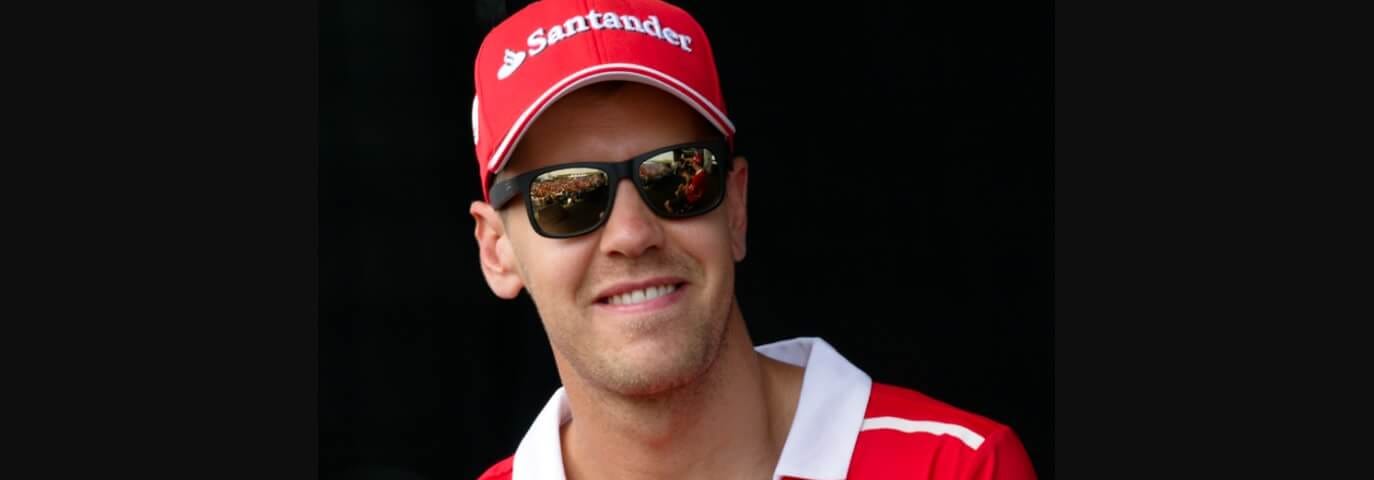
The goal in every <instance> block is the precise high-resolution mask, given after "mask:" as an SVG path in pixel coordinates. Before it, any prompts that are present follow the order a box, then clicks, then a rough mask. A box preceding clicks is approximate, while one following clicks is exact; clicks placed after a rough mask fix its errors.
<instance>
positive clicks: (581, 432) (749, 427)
mask: <svg viewBox="0 0 1374 480" xmlns="http://www.w3.org/2000/svg"><path fill="white" fill-rule="evenodd" d="M801 377H802V369H801V368H800V367H796V366H792V365H788V364H784V363H781V362H777V361H775V360H772V359H769V358H767V357H764V356H762V355H760V354H758V353H757V352H755V351H754V349H753V343H752V342H751V340H750V338H749V334H748V332H747V331H746V330H745V328H744V319H743V318H742V316H741V315H740V313H739V308H738V305H735V306H734V307H733V308H732V309H731V312H730V319H729V321H728V323H727V326H726V332H725V338H724V340H723V343H722V345H721V347H720V353H719V355H718V356H717V358H716V360H715V361H714V362H713V363H712V365H711V366H710V367H709V368H708V369H707V371H706V372H705V373H703V374H702V375H701V377H699V378H698V379H697V380H696V381H693V382H692V383H690V384H688V385H686V386H684V387H681V388H678V389H675V390H672V391H670V392H666V393H664V394H662V395H657V396H653V397H650V398H644V397H625V396H620V395H616V394H614V393H611V392H605V391H600V390H596V389H592V388H587V387H586V386H585V385H581V384H580V383H579V382H565V389H566V391H567V394H568V402H569V404H570V407H571V410H572V412H573V420H572V421H569V422H568V423H565V424H564V425H563V427H562V431H561V436H562V442H561V443H562V449H563V462H564V470H565V473H566V475H567V476H568V478H569V479H573V480H577V479H600V478H623V479H637V478H645V479H648V478H652V479H696V478H703V479H704V478H771V477H772V473H773V470H774V468H775V467H776V465H777V461H778V456H779V455H780V454H781V452H782V446H783V443H784V442H785V441H786V438H787V431H788V429H789V428H790V427H791V423H792V415H793V413H795V411H796V404H797V398H798V396H799V395H800V392H801Z"/></svg>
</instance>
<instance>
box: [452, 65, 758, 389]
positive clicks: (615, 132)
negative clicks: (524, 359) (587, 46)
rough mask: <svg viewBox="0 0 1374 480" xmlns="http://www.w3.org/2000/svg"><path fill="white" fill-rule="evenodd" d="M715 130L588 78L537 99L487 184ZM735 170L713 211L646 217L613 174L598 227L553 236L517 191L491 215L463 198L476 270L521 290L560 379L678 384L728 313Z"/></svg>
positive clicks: (507, 289) (691, 374)
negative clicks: (546, 101) (587, 82)
mask: <svg viewBox="0 0 1374 480" xmlns="http://www.w3.org/2000/svg"><path fill="white" fill-rule="evenodd" d="M719 135H720V134H719V132H717V131H716V130H715V129H713V128H712V127H711V126H710V124H708V123H706V122H705V121H704V120H703V119H702V117H701V116H700V115H699V114H698V113H697V112H696V111H695V110H692V109H691V108H690V107H688V106H687V105H686V104H685V103H683V102H682V101H681V100H678V99H677V98H676V97H673V96H672V95H670V94H668V93H665V92H663V91H662V90H659V89H657V88H654V87H650V86H645V85H641V84H637V83H625V84H621V85H620V86H618V87H615V86H609V85H594V86H592V87H589V88H584V89H581V90H578V91H575V92H573V93H571V94H569V95H568V96H566V97H564V98H563V99H561V100H559V101H558V102H556V103H554V104H553V105H552V106H550V107H549V108H548V110H546V111H545V112H544V113H543V114H542V115H541V116H540V117H539V118H538V120H536V121H535V122H534V124H532V125H531V127H530V128H529V131H528V132H527V133H526V135H525V137H524V138H523V139H522V140H521V141H520V144H519V146H518V147H517V148H516V150H515V151H514V153H513V155H512V157H511V160H510V163H509V166H508V167H507V168H506V169H505V171H503V172H502V174H501V176H500V178H498V180H504V179H505V178H510V177H513V176H515V175H518V174H520V173H521V172H525V171H529V170H533V169H536V168H540V167H545V166H550V165H557V164H564V163H572V162H616V161H622V160H624V159H627V158H631V157H633V156H635V155H638V154H641V153H645V152H648V151H651V150H654V149H657V148H659V147H663V146H667V145H674V144H680V143H686V142H692V141H699V140H706V139H709V138H712V137H716V136H719ZM746 172H747V165H746V164H745V163H744V162H743V159H737V160H736V165H735V169H734V171H732V172H731V174H730V175H729V180H728V182H729V183H728V186H727V193H726V197H725V201H724V203H723V204H722V205H721V207H720V208H717V209H715V210H712V211H711V212H710V213H707V214H705V215H701V216H697V217H691V218H685V219H674V220H669V219H664V218H660V217H658V216H656V215H655V214H654V213H653V212H652V211H650V210H649V208H648V206H647V205H645V204H644V200H643V199H642V198H641V197H640V196H639V194H638V193H637V192H636V191H635V187H634V185H633V184H632V183H631V182H630V181H628V180H622V181H621V182H620V184H619V185H615V186H613V188H616V189H617V191H616V195H615V203H614V205H613V206H612V209H611V213H610V218H609V219H607V221H606V223H605V224H604V225H603V226H602V227H601V228H599V229H597V230H595V231H593V232H591V233H588V234H586V235H582V236H578V237H573V238H565V239H554V238H547V237H543V236H540V235H539V234H538V233H536V232H535V231H534V230H533V227H532V226H531V225H530V223H529V219H528V217H527V214H526V211H525V206H524V205H523V201H524V199H523V198H519V199H517V200H516V201H513V202H511V203H509V204H507V205H506V206H505V207H503V209H502V210H501V212H500V213H497V212H494V211H492V210H491V209H490V206H489V205H486V204H485V203H481V202H477V203H474V205H473V208H472V213H473V216H474V218H476V219H477V223H478V226H477V238H478V242H479V244H480V246H481V249H482V263H483V272H484V274H485V275H486V276H487V280H488V283H489V284H490V285H491V287H492V289H493V291H495V292H496V293H497V294H498V295H500V296H502V297H505V298H513V297H515V296H516V295H517V294H518V293H519V290H520V289H521V288H523V289H525V290H526V291H528V292H529V294H530V297H531V298H532V299H533V300H534V303H535V306H536V307H537V309H538V311H539V315H540V317H541V319H542V320H543V322H544V328H545V330H546V332H547V333H548V336H549V341H550V342H551V343H552V345H553V350H554V356H555V358H556V359H557V361H558V363H559V368H560V372H561V373H562V374H563V376H564V379H563V380H564V382H565V383H570V382H574V381H578V382H582V383H585V384H587V385H589V386H592V387H595V388H599V389H603V390H607V391H611V392H616V393H619V394H622V395H650V394H654V393H659V392H663V391H665V390H669V389H673V388H676V387H679V386H682V385H684V384H687V383H689V382H691V381H692V380H693V379H695V378H697V377H698V376H699V375H701V373H702V372H704V371H705V370H706V369H707V368H708V367H709V366H710V365H711V363H712V361H714V359H715V357H716V355H717V354H718V352H719V348H720V344H721V339H722V337H723V335H724V332H725V326H726V323H727V321H728V320H729V318H730V315H731V306H732V305H733V302H734V274H735V262H736V261H738V260H741V259H743V257H744V230H745V216H744V203H745V197H746V195H745V182H746V180H747V173H746ZM569 373H574V374H575V375H576V377H577V378H576V379H570V378H568V376H569V375H568V374H569Z"/></svg>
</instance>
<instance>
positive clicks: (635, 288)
mask: <svg viewBox="0 0 1374 480" xmlns="http://www.w3.org/2000/svg"><path fill="white" fill-rule="evenodd" d="M684 284H685V282H683V281H682V279H679V278H670V277H661V278H655V279H650V280H645V281H639V282H626V283H620V284H616V285H614V286H612V287H611V288H608V289H606V290H603V291H602V293H601V294H600V295H597V299H596V303H600V304H607V305H625V306H628V305H637V304H641V303H646V302H650V301H653V300H654V299H657V298H660V297H664V296H667V295H670V294H672V293H673V292H676V291H677V290H678V289H679V288H681V287H682V286H683V285H684Z"/></svg>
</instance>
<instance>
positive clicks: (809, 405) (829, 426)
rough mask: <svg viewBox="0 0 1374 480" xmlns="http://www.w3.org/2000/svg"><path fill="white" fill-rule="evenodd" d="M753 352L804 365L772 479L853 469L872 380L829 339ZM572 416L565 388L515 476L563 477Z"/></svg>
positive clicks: (525, 446)
mask: <svg viewBox="0 0 1374 480" xmlns="http://www.w3.org/2000/svg"><path fill="white" fill-rule="evenodd" d="M754 350H756V351H758V352H759V353H761V354H763V355H765V356H767V357H769V358H772V359H774V360H777V361H780V362H784V363H789V364H792V365H796V366H799V367H803V368H805V372H804V373H803V374H802V390H801V398H800V399H799V400H798V401H797V412H796V415H795V416H794V417H793V419H792V427H791V430H789V431H788V432H787V440H786V441H785V442H784V443H783V446H782V455H781V456H780V457H779V458H778V466H777V468H776V469H775V470H774V471H773V479H774V480H779V479H781V478H783V477H795V478H803V479H808V480H840V479H843V478H845V475H846V474H847V473H848V471H849V461H850V457H851V456H852V455H853V453H854V442H855V441H857V440H858V438H859V428H860V427H861V426H862V425H863V420H864V412H865V411H866V410H867V408H868V394H869V392H870V391H871V389H872V386H873V381H872V379H870V378H869V377H868V375H867V374H865V373H864V372H863V371H862V370H859V368H858V367H855V366H854V364H852V363H850V362H849V360H846V359H845V358H844V357H843V356H841V355H840V354H839V352H837V351H835V349H834V347H831V346H830V344H829V343H826V342H825V340H821V339H820V338H816V337H802V338H794V339H791V340H784V341H780V342H775V343H770V344H767V345H760V346H758V347H755V348H754ZM571 419H572V411H571V409H570V408H569V406H568V397H567V394H566V393H565V392H564V390H563V388H562V387H559V388H558V390H557V391H555V392H554V393H553V398H550V399H549V402H548V403H547V404H545V405H544V410H542V411H541V412H539V416H538V417H536V418H535V419H534V424H533V425H531V426H530V429H529V431H528V432H527V433H525V438H524V439H523V440H521V441H520V446H519V447H518V448H516V450H515V460H514V465H513V469H512V470H513V471H512V473H513V476H512V480H563V479H564V478H565V477H564V472H563V449H562V445H561V443H560V439H559V427H561V426H562V425H563V423H565V422H567V421H568V420H571Z"/></svg>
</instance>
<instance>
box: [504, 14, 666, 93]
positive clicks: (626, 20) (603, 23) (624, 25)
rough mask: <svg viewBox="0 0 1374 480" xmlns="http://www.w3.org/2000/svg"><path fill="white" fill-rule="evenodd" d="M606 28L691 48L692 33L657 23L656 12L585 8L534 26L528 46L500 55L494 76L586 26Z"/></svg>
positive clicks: (510, 72)
mask: <svg viewBox="0 0 1374 480" xmlns="http://www.w3.org/2000/svg"><path fill="white" fill-rule="evenodd" d="M607 29H613V30H624V31H627V32H635V33H642V34H644V35H648V36H650V37H653V38H655V39H658V40H661V41H664V42H668V44H669V45H672V46H675V47H678V48H681V49H682V51H684V52H689V53H690V52H691V51H692V37H691V36H688V35H683V34H681V33H678V32H676V31H674V30H673V29H672V28H668V27H664V26H662V25H660V24H659V21H658V17H657V16H654V15H649V18H646V19H643V20H641V19H639V17H635V16H633V15H620V14H617V13H615V12H598V11H596V10H588V11H587V14H586V15H577V16H574V17H572V18H569V19H567V20H565V21H563V23H561V24H558V25H553V26H551V27H548V30H545V29H544V28H543V27H540V28H537V29H535V30H534V32H531V33H530V36H529V38H527V39H526V41H525V43H526V46H528V47H529V49H528V50H521V51H515V50H511V49H509V48H507V49H506V52H505V55H504V56H503V57H502V58H501V68H499V69H497V70H496V79H497V80H505V79H506V78H508V77H510V76H511V74H513V73H515V70H516V69H518V68H520V66H521V65H523V64H524V63H525V60H526V59H528V58H533V57H534V56H535V55H539V52H542V51H544V49H546V48H549V47H551V46H553V45H554V44H557V43H558V42H561V41H563V40H567V39H569V38H572V37H574V36H577V34H579V33H582V32H585V31H587V30H607Z"/></svg>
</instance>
